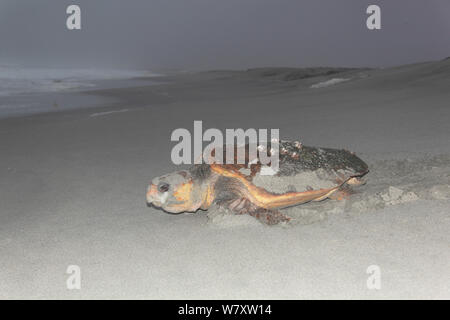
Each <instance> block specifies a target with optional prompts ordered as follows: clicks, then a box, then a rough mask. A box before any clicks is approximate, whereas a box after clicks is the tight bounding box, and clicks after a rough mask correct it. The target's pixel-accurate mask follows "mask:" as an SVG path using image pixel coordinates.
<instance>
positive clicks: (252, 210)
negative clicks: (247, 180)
mask: <svg viewBox="0 0 450 320" xmlns="http://www.w3.org/2000/svg"><path fill="white" fill-rule="evenodd" d="M217 204H218V205H219V206H221V207H224V208H226V209H228V210H230V211H232V212H233V213H235V214H248V215H251V216H252V217H255V218H256V219H258V220H259V221H261V222H262V223H265V224H268V225H274V224H278V223H280V222H289V221H290V220H291V218H290V217H288V216H286V215H284V214H282V213H281V212H279V211H276V210H270V209H265V208H261V207H258V206H255V205H254V204H253V203H252V202H250V201H249V200H248V199H246V198H237V199H230V200H225V201H220V202H218V203H217Z"/></svg>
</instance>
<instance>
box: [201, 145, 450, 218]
mask: <svg viewBox="0 0 450 320" xmlns="http://www.w3.org/2000/svg"><path fill="white" fill-rule="evenodd" d="M367 163H368V165H369V168H370V172H369V173H368V175H367V176H366V179H367V183H366V184H365V185H363V186H359V187H356V188H354V193H353V194H352V195H351V196H350V198H349V199H346V200H340V201H338V200H330V199H327V200H324V201H321V202H310V203H306V204H303V205H299V206H295V207H291V208H286V209H282V210H281V212H283V213H285V214H286V215H288V216H290V217H292V218H293V220H292V222H290V223H289V224H290V225H295V224H300V225H304V224H310V223H315V222H318V221H322V220H325V219H327V217H329V216H330V215H333V214H343V215H348V216H353V215H360V214H363V213H366V212H376V211H377V210H382V209H383V208H385V207H387V206H393V205H395V206H397V205H402V204H404V203H410V202H413V201H420V200H433V201H445V200H450V154H445V155H439V156H433V157H422V158H414V159H412V158H406V159H390V160H389V159H386V160H377V161H370V159H368V162H367ZM289 178H290V180H292V179H293V180H295V179H305V175H298V176H294V177H289ZM290 184H295V181H290V182H289V183H286V184H285V186H284V187H285V188H286V191H287V190H288V189H289V188H291V186H290ZM298 184H305V181H304V180H302V181H298ZM278 188H281V186H280V185H278ZM207 215H208V217H209V223H211V224H213V225H217V226H222V227H234V226H248V225H258V224H260V223H259V222H258V221H256V219H252V217H249V216H239V215H234V214H233V213H230V212H228V211H227V210H224V209H222V208H220V209H219V208H217V207H212V208H210V209H209V210H208V211H207ZM253 220H254V221H253Z"/></svg>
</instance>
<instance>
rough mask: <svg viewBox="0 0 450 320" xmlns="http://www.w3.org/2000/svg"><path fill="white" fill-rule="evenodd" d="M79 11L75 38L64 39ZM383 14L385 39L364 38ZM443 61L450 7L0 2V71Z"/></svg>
mask: <svg viewBox="0 0 450 320" xmlns="http://www.w3.org/2000/svg"><path fill="white" fill-rule="evenodd" d="M69 4H78V5H79V6H80V7H81V11H82V12H81V14H82V29H81V30H79V31H69V30H67V29H66V18H67V14H66V8H67V6H68V5H69ZM369 4H377V5H379V6H380V7H381V10H382V11H381V22H382V29H381V30H379V31H370V30H368V29H367V28H366V18H367V14H366V8H367V6H368V5H369ZM447 56H450V0H385V1H380V0H270V1H269V0H127V1H125V0H77V1H66V0H34V1H28V0H0V64H1V63H16V64H26V65H32V66H57V67H64V66H66V67H107V68H110V67H120V68H122V67H123V68H149V69H160V68H177V69H187V70H198V69H215V68H248V67H258V66H319V65H329V66H390V65H396V64H404V63H411V62H417V61H425V60H436V59H442V58H444V57H447Z"/></svg>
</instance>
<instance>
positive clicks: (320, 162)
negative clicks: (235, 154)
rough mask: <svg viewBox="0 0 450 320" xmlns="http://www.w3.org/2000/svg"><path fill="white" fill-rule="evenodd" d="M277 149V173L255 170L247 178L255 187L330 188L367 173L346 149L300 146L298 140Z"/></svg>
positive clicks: (283, 189) (276, 190)
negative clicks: (265, 173) (271, 173)
mask: <svg viewBox="0 0 450 320" xmlns="http://www.w3.org/2000/svg"><path fill="white" fill-rule="evenodd" d="M279 147H280V149H279V152H280V155H279V159H280V161H279V170H278V172H277V173H276V174H274V175H263V174H262V171H263V170H258V171H257V172H256V174H253V175H251V177H249V179H250V180H251V181H252V183H253V184H254V185H256V186H258V187H262V188H264V189H266V190H267V191H269V192H273V193H286V192H303V191H309V190H316V189H323V188H332V187H335V186H336V185H339V184H341V183H342V182H343V181H345V180H347V179H349V178H351V177H356V178H359V177H362V176H363V175H365V174H366V173H367V172H368V171H369V169H368V166H367V164H366V163H365V162H364V161H362V160H361V159H360V158H359V157H357V156H356V155H355V154H354V153H353V152H350V151H348V150H342V149H331V148H317V147H309V146H303V145H302V144H301V143H300V142H298V141H293V142H292V141H281V142H280V143H279Z"/></svg>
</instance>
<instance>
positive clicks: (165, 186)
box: [158, 182, 170, 192]
mask: <svg viewBox="0 0 450 320" xmlns="http://www.w3.org/2000/svg"><path fill="white" fill-rule="evenodd" d="M169 187H170V185H169V184H168V183H165V182H161V183H160V184H159V185H158V191H159V192H167V191H169Z"/></svg>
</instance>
